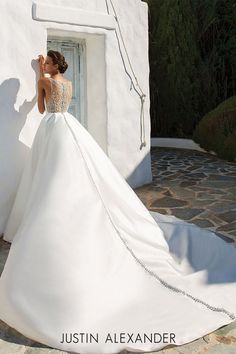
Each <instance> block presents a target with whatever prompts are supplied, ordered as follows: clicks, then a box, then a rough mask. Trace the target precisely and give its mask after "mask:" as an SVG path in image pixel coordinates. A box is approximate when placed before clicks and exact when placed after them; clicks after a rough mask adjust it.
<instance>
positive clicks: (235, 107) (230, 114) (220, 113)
mask: <svg viewBox="0 0 236 354" xmlns="http://www.w3.org/2000/svg"><path fill="white" fill-rule="evenodd" d="M193 140H194V141H195V142H196V143H198V144H199V145H200V146H201V147H202V148H203V149H205V150H206V151H214V152H215V153H216V155H217V156H219V157H221V158H223V159H226V160H229V161H234V160H236V96H233V97H230V98H229V99H227V100H226V101H224V102H222V103H221V104H220V105H218V106H217V107H216V108H215V109H214V110H212V111H211V112H209V113H207V114H206V115H205V116H204V117H203V118H202V119H201V121H200V122H199V123H198V125H197V126H196V129H195V131H194V133H193Z"/></svg>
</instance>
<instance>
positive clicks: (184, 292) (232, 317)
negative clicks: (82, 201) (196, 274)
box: [63, 114, 236, 320]
mask: <svg viewBox="0 0 236 354" xmlns="http://www.w3.org/2000/svg"><path fill="white" fill-rule="evenodd" d="M63 116H64V118H65V121H66V124H67V126H68V128H69V129H70V131H71V133H72V135H73V137H74V139H75V141H76V144H77V146H78V148H79V150H80V152H81V155H82V156H83V153H82V151H81V148H80V146H79V143H78V141H77V138H76V136H75V134H74V132H73V130H72V129H71V127H70V125H69V124H68V122H67V119H66V117H65V115H64V114H63ZM83 159H84V161H85V165H86V167H87V170H88V172H89V175H90V177H91V180H92V182H93V184H94V185H95V188H96V190H97V192H98V194H99V196H100V198H101V201H102V203H103V206H104V208H105V210H106V212H107V214H108V217H109V219H110V221H111V223H112V225H113V226H114V228H115V230H116V232H117V234H118V236H119V237H120V239H121V241H122V242H123V243H124V245H125V247H126V248H127V250H128V251H129V252H130V253H131V254H132V256H133V257H134V259H135V260H136V261H137V262H138V263H139V264H140V265H141V267H142V268H143V269H144V270H145V271H146V272H147V273H148V274H149V275H151V276H153V277H154V278H155V279H157V280H158V281H159V282H160V283H161V284H162V285H164V286H165V287H166V288H168V289H170V290H172V291H175V292H176V293H179V294H182V295H184V296H187V297H189V298H190V299H192V300H194V301H195V302H198V303H200V304H202V305H204V306H206V307H207V308H208V309H210V310H212V311H215V312H222V313H225V314H226V315H227V316H229V318H230V319H232V320H235V319H236V317H235V315H234V314H233V313H231V312H229V311H227V310H225V309H224V308H222V307H215V306H211V305H209V304H208V303H206V302H204V301H202V300H200V299H198V298H196V297H194V296H192V295H191V294H188V293H187V292H186V291H184V290H181V289H179V288H176V287H174V286H172V285H170V284H168V283H167V282H166V281H165V280H163V279H161V278H160V277H159V276H158V275H157V274H156V273H154V272H153V271H151V270H150V269H148V268H147V266H146V265H145V264H144V263H143V262H142V261H141V260H140V259H139V258H138V257H137V256H136V255H135V254H134V252H133V250H132V249H131V248H130V247H129V246H128V245H127V242H126V241H125V240H124V239H123V237H122V236H121V234H120V232H119V230H118V229H117V227H116V225H115V224H114V222H113V220H112V218H111V216H110V213H109V211H108V210H107V208H106V206H105V203H104V201H103V198H102V196H101V194H100V191H99V189H98V188H97V185H96V183H95V182H94V180H93V177H92V175H91V172H90V169H89V167H88V165H87V162H86V159H85V158H84V156H83Z"/></svg>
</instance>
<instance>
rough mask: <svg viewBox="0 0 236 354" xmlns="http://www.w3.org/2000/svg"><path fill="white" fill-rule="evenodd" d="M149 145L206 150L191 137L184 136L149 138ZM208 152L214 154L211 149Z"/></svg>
mask: <svg viewBox="0 0 236 354" xmlns="http://www.w3.org/2000/svg"><path fill="white" fill-rule="evenodd" d="M151 146H160V147H173V148H178V149H190V150H197V151H203V152H208V151H206V150H204V149H202V148H201V147H200V146H199V145H198V144H196V143H195V142H194V141H193V140H192V139H184V138H151ZM208 153H209V152H208ZM210 153H211V154H213V155H215V153H214V152H212V151H210Z"/></svg>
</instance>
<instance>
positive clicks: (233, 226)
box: [217, 221, 236, 231]
mask: <svg viewBox="0 0 236 354" xmlns="http://www.w3.org/2000/svg"><path fill="white" fill-rule="evenodd" d="M217 230H218V231H234V230H236V221H235V222H232V223H229V224H226V225H221V226H219V227H218V228H217Z"/></svg>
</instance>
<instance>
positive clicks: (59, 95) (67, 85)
mask: <svg viewBox="0 0 236 354" xmlns="http://www.w3.org/2000/svg"><path fill="white" fill-rule="evenodd" d="M49 80H50V82H51V95H50V98H49V100H48V101H46V110H47V112H66V111H67V110H68V108H69V104H70V101H71V98H72V82H71V81H65V82H62V81H59V80H55V79H53V78H51V77H50V78H49Z"/></svg>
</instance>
